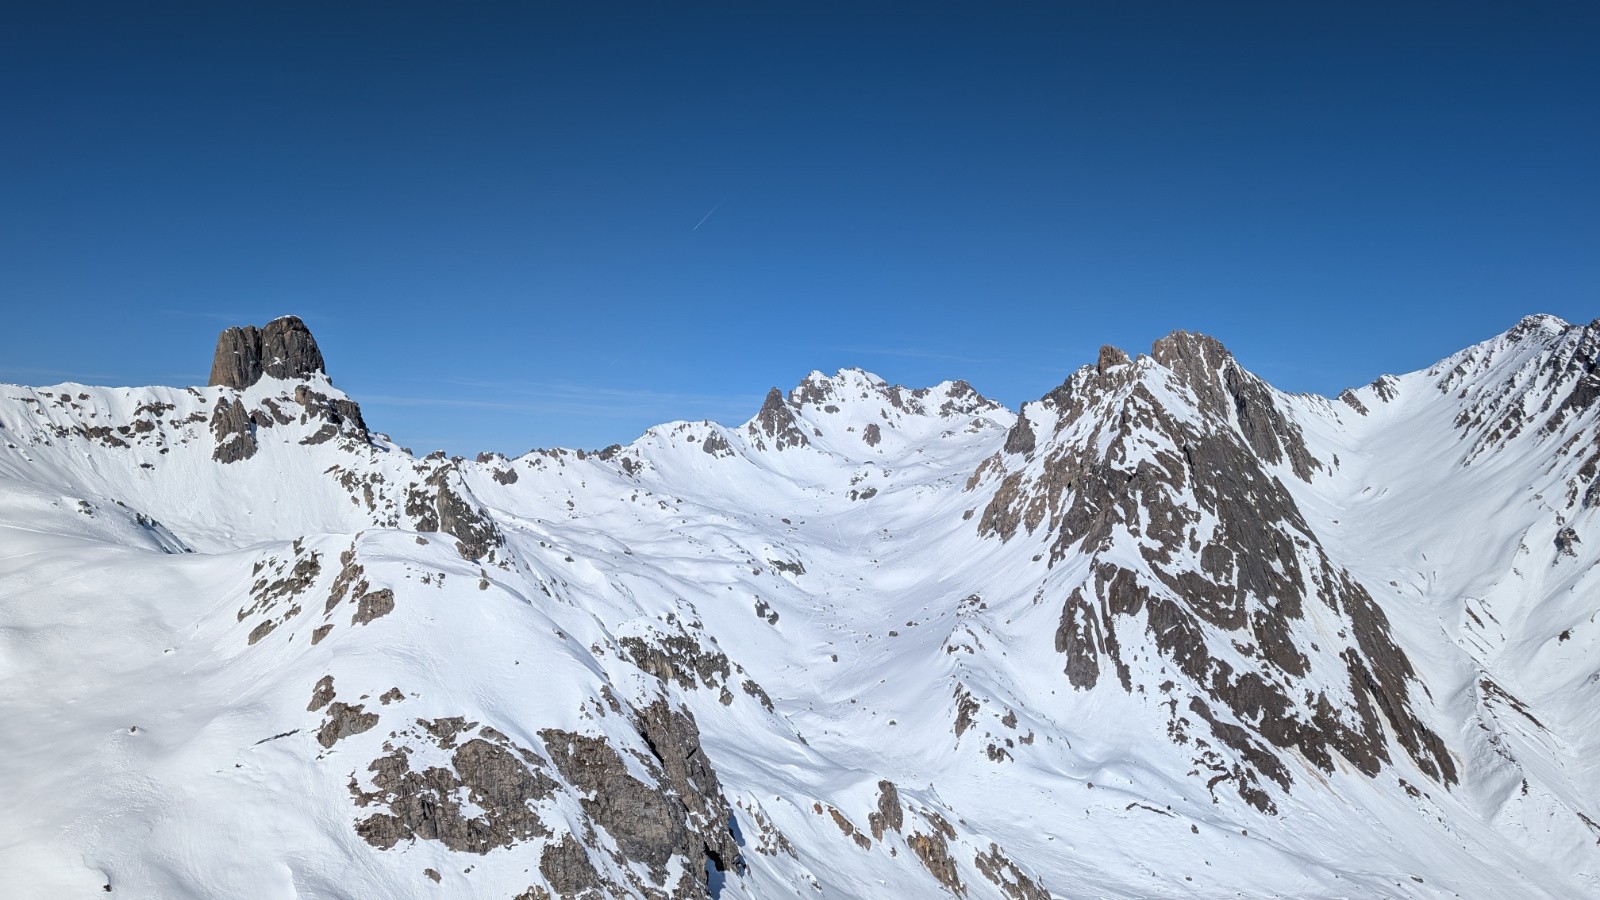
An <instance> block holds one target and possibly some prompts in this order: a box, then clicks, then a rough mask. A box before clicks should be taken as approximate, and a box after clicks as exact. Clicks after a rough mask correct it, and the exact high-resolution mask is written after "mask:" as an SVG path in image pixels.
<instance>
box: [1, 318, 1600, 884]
mask: <svg viewBox="0 0 1600 900" xmlns="http://www.w3.org/2000/svg"><path fill="white" fill-rule="evenodd" d="M225 337H226V335H225ZM1597 347H1600V327H1597V326H1595V325H1590V326H1571V325H1568V324H1566V323H1564V322H1560V321H1559V320H1556V319H1553V318H1550V317H1530V318H1529V319H1525V320H1524V321H1523V322H1522V323H1519V324H1518V325H1517V326H1516V327H1515V328H1513V329H1512V330H1510V331H1508V332H1507V333H1505V334H1503V335H1500V336H1497V337H1495V338H1493V339H1491V340H1489V341H1487V342H1485V343H1483V344H1480V345H1477V346H1475V347H1472V348H1468V349H1467V350H1464V351H1462V352H1461V353H1460V354H1457V355H1455V356H1453V357H1451V358H1449V359H1446V360H1444V361H1441V362H1440V363H1439V364H1437V365H1435V366H1434V367H1431V368H1430V369H1428V370H1425V371H1423V372H1416V373H1412V374H1409V375H1403V376H1399V377H1388V376H1386V377H1385V378H1382V379H1379V380H1378V381H1377V382H1374V383H1373V384H1372V385H1370V386H1368V387H1366V388H1362V389H1359V390H1355V391H1351V392H1347V393H1346V394H1344V395H1341V397H1340V398H1339V399H1327V398H1321V397H1312V396H1291V395H1286V394H1283V393H1280V392H1278V391H1276V390H1274V389H1272V388H1271V387H1270V386H1267V385H1266V384H1264V383H1263V382H1261V381H1260V380H1259V379H1256V378H1255V377H1254V376H1253V375H1250V374H1249V373H1248V372H1245V371H1244V370H1243V369H1242V368H1240V367H1239V366H1238V364H1237V362H1235V361H1234V360H1233V359H1232V357H1231V356H1229V355H1228V354H1227V351H1226V350H1225V349H1224V348H1222V345H1221V344H1218V343H1216V342H1215V341H1213V340H1211V339H1209V338H1204V337H1201V336H1197V335H1187V334H1182V333H1176V334H1174V335H1172V336H1171V337H1169V338H1165V339H1163V340H1162V341H1160V342H1158V343H1157V345H1156V346H1155V347H1154V348H1152V351H1151V353H1150V354H1149V355H1140V356H1138V357H1136V358H1129V357H1128V356H1127V355H1126V354H1123V353H1121V352H1120V351H1117V350H1115V349H1114V348H1107V349H1106V350H1105V351H1102V354H1101V357H1100V359H1099V361H1098V362H1097V363H1096V364H1095V365H1092V366H1085V367H1083V368H1082V369H1079V370H1078V371H1077V372H1075V373H1073V374H1072V375H1071V376H1070V377H1069V378H1068V379H1067V380H1066V381H1065V382H1064V383H1063V385H1062V386H1061V387H1060V388H1058V389H1056V390H1055V391H1052V392H1051V393H1050V394H1049V395H1047V396H1046V397H1044V398H1041V400H1039V401H1037V402H1034V403H1030V404H1026V405H1025V406H1024V407H1023V409H1021V410H1019V411H1016V412H1013V411H1011V410H1007V409H1005V408H1003V407H1002V406H1000V405H999V404H996V403H993V402H992V401H989V400H986V399H985V398H983V397H981V396H980V395H978V394H977V393H976V392H975V391H974V390H973V389H972V388H971V387H970V386H968V385H966V384H965V383H963V382H950V383H944V384H940V385H936V386H933V387H930V388H926V389H921V390H909V389H906V388H902V387H899V386H892V385H888V384H885V383H884V382H883V381H882V380H881V379H879V378H877V377H875V376H873V375H870V374H868V373H865V372H861V371H859V370H843V371H840V372H838V373H836V374H835V375H832V376H826V375H823V374H822V373H812V374H811V375H810V376H808V377H807V378H806V379H805V380H804V381H802V382H801V383H800V385H798V386H797V387H796V388H795V389H794V390H792V391H790V392H789V393H788V394H784V393H782V392H779V391H776V390H774V391H773V393H772V394H770V395H769V396H768V398H767V401H766V403H765V404H764V405H763V407H762V408H761V410H759V411H758V412H757V413H756V415H755V416H754V417H753V418H752V419H751V420H750V421H749V422H748V423H746V424H744V425H742V426H740V427H737V428H726V427H723V426H720V425H717V424H714V423H709V422H674V423H668V424H665V425H661V426H658V427H656V428H653V429H651V430H650V431H649V432H647V433H646V434H644V435H643V436H642V437H640V438H639V439H638V440H637V441H635V442H634V443H632V444H630V445H628V446H626V447H612V448H607V449H606V450H602V451H597V452H584V451H567V450H556V451H535V452H533V453H530V454H528V455H526V456H523V457H520V458H517V459H507V458H505V457H501V456H498V455H484V456H480V457H479V458H478V459H476V460H467V459H461V458H447V457H445V456H443V455H442V454H433V455H430V456H427V457H422V458H417V457H414V456H413V455H412V454H410V453H409V452H408V451H405V450H403V449H402V448H399V447H397V446H395V445H393V444H392V443H391V442H390V441H388V440H387V439H386V438H385V437H383V436H382V435H380V434H376V433H374V432H371V431H369V430H368V428H367V425H366V423H365V422H364V421H362V419H361V416H360V413H359V410H358V409H357V408H356V407H355V404H354V403H353V402H352V398H349V397H346V396H345V395H344V394H343V393H342V392H340V391H339V390H338V389H337V388H335V387H334V386H333V384H332V383H331V382H330V381H329V380H328V379H327V377H326V375H325V374H323V373H322V372H321V371H320V370H321V358H320V355H318V354H314V358H315V360H316V364H315V366H314V367H312V368H311V369H310V370H307V371H305V372H304V373H303V374H298V375H295V376H294V377H288V378H283V377H272V376H266V377H261V378H260V379H259V380H258V381H255V382H254V383H253V384H250V385H248V386H246V387H242V388H238V387H225V386H212V387H205V388H188V389H176V388H161V387H152V388H102V387H89V386H83V385H57V386H52V387H47V388H26V387H15V386H0V672H3V675H4V677H3V678H0V712H3V714H4V721H6V722H7V723H8V727H7V728H5V729H0V784H4V785H7V786H8V788H9V790H8V792H7V796H8V798H9V806H8V812H9V813H10V814H9V815H7V816H5V817H3V818H0V865H3V866H4V870H5V871H6V872H7V873H8V881H9V883H10V889H9V895H12V896H19V897H63V896H82V895H88V894H97V895H98V894H100V893H102V892H103V891H104V889H105V887H106V886H107V885H109V886H110V888H111V889H112V891H113V892H114V893H117V894H122V895H132V896H135V897H162V898H168V897H196V898H199V897H218V896H248V897H351V898H357V897H374V896H383V897H434V896H460V897H485V898H513V897H519V898H533V897H544V896H591V897H602V896H605V897H609V896H641V897H645V896H648V897H671V896H682V897H698V896H713V897H720V898H727V900H733V898H743V897H762V898H765V897H784V896H798V897H814V896H815V897H884V896H938V895H941V894H944V893H953V894H956V895H958V896H966V897H996V898H1011V900H1034V898H1040V897H1048V896H1055V897H1152V896H1171V897H1230V896H1240V897H1261V896H1295V897H1299V896H1328V897H1375V896H1396V897H1453V896H1461V897H1507V896H1519V897H1520V896H1527V897H1567V896H1582V895H1587V894H1593V893H1596V892H1600V771H1597V763H1596V762H1595V760H1596V759H1597V755H1596V750H1597V749H1600V748H1597V747H1596V746H1595V744H1596V742H1597V740H1600V728H1597V725H1596V722H1595V715H1596V713H1595V710H1596V708H1597V703H1596V701H1597V700H1600V697H1597V696H1596V694H1595V691H1596V690H1597V688H1596V681H1597V680H1600V625H1597V624H1596V622H1595V621H1594V620H1595V617H1596V613H1597V605H1596V603H1595V601H1594V600H1593V598H1594V597H1595V596H1596V592H1595V588H1596V585H1595V584H1594V583H1593V581H1594V577H1595V576H1594V575H1593V570H1594V565H1593V564H1594V561H1595V559H1596V550H1597V548H1600V534H1597V533H1596V529H1595V527H1594V525H1593V523H1592V518H1593V513H1592V507H1593V506H1594V505H1595V504H1597V503H1600V488H1596V489H1594V490H1592V491H1591V489H1590V488H1591V485H1593V484H1594V483H1595V482H1596V478H1597V469H1600V449H1597V448H1600V443H1597V438H1600V432H1597V428H1600V422H1597V415H1600V414H1597V412H1596V410H1595V409H1594V408H1593V407H1594V401H1595V399H1596V398H1597V397H1600V375H1597V374H1596V372H1595V371H1594V369H1595V361H1596V355H1597ZM313 351H314V347H313ZM219 358H220V356H219Z"/></svg>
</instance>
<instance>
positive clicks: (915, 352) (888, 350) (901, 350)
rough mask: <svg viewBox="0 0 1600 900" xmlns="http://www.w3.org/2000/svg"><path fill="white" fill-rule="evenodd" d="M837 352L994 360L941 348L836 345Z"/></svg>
mask: <svg viewBox="0 0 1600 900" xmlns="http://www.w3.org/2000/svg"><path fill="white" fill-rule="evenodd" d="M834 349H835V350H836V351H837V352H839V353H855V354H859V355H862V356H893V357H899V358H902V359H926V360H937V361H939V362H958V363H968V364H970V365H984V364H988V363H993V362H996V360H993V359H986V358H984V357H978V356H963V355H961V354H959V353H947V352H944V351H942V350H927V349H923V348H920V347H836V348H834Z"/></svg>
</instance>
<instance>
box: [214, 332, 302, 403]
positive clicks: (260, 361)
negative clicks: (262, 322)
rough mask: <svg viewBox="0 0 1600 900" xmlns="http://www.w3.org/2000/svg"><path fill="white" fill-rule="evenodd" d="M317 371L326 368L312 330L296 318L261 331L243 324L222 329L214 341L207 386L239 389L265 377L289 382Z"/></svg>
mask: <svg viewBox="0 0 1600 900" xmlns="http://www.w3.org/2000/svg"><path fill="white" fill-rule="evenodd" d="M317 372H321V373H326V369H325V368H324V363H323V360H322V351H321V350H319V349H318V348H317V341H316V338H313V337H312V336H311V329H309V328H307V327H306V323H304V322H302V321H300V319H299V317H297V316H283V317H281V318H277V319H273V320H272V321H271V322H268V323H267V324H266V327H264V328H256V327H255V326H254V325H244V326H238V327H234V328H229V329H226V330H224V331H223V332H222V334H221V335H220V336H219V337H218V338H217V350H216V353H215V354H214V355H213V357H212V360H211V379H210V381H209V382H207V383H208V384H212V385H221V386H223V387H231V388H239V389H241V390H242V389H244V388H247V387H249V386H251V385H253V384H255V383H256V382H257V381H260V380H261V378H262V376H264V375H265V376H270V377H272V378H282V379H291V380H292V379H295V378H304V377H305V376H307V375H310V374H312V373H317Z"/></svg>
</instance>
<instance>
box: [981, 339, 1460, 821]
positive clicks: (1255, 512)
mask: <svg viewBox="0 0 1600 900" xmlns="http://www.w3.org/2000/svg"><path fill="white" fill-rule="evenodd" d="M1108 357H1109V358H1108ZM1164 398H1165V399H1164ZM1171 398H1179V399H1180V400H1181V401H1182V402H1177V403H1175V402H1174V400H1173V399H1171ZM1186 406H1187V408H1185V407H1186ZM1035 432H1038V435H1037V437H1036V436H1035ZM1322 465H1323V464H1322V463H1321V462H1320V461H1318V460H1317V459H1315V458H1314V457H1313V456H1312V455H1311V454H1310V452H1309V451H1308V449H1307V448H1306V445H1305V443H1304V440H1303V439H1302V437H1301V435H1300V431H1299V429H1298V428H1297V427H1296V426H1295V425H1294V424H1293V422H1291V421H1290V420H1289V419H1288V418H1287V417H1286V416H1285V415H1284V414H1283V413H1282V411H1281V410H1279V409H1278V408H1277V405H1276V402H1275V399H1274V396H1273V392H1272V390H1271V389H1270V388H1268V387H1267V386H1266V385H1265V384H1264V383H1263V382H1261V381H1260V380H1259V379H1257V378H1256V377H1255V376H1253V375H1250V374H1249V373H1247V372H1245V371H1244V370H1243V369H1242V368H1240V367H1239V365H1238V364H1237V362H1235V361H1234V359H1233V357H1232V356H1231V355H1230V354H1229V353H1228V351H1227V350H1226V349H1225V348H1223V346H1222V345H1221V344H1220V343H1218V342H1217V341H1215V340H1214V339H1212V338H1208V337H1203V336H1200V335H1193V334H1188V333H1184V332H1177V333H1174V334H1173V335H1171V336H1169V337H1167V338H1163V339H1162V340H1160V341H1158V342H1157V343H1156V345H1155V347H1154V348H1153V351H1152V355H1151V357H1141V359H1140V361H1139V362H1138V363H1137V364H1134V365H1127V364H1124V363H1123V362H1121V360H1120V359H1118V358H1117V357H1116V356H1115V355H1114V354H1106V353H1102V355H1101V360H1100V362H1099V365H1097V366H1094V367H1088V366H1085V367H1084V368H1082V369H1080V370H1079V371H1078V372H1076V373H1074V374H1073V375H1072V377H1070V378H1069V379H1068V380H1067V382H1066V383H1064V384H1063V385H1061V387H1059V388H1057V389H1056V390H1054V391H1052V392H1051V393H1050V394H1049V395H1047V396H1046V397H1045V398H1044V399H1043V400H1041V401H1039V402H1038V403H1032V404H1028V405H1027V406H1026V407H1025V408H1024V409H1023V412H1022V415H1020V416H1018V418H1017V425H1016V427H1015V428H1014V429H1013V433H1012V435H1011V436H1010V437H1009V438H1008V440H1007V441H1006V445H1005V447H1004V448H1003V449H1002V451H1001V452H1000V453H999V454H997V455H996V456H994V457H992V458H991V459H990V460H988V461H987V462H985V463H984V465H983V466H982V467H981V468H980V469H979V471H978V473H977V475H976V476H975V477H974V482H975V483H976V482H981V481H983V480H984V479H986V478H992V477H994V476H995V475H997V474H999V475H1000V476H1001V477H1000V483H999V484H998V487H997V490H995V492H994V494H993V495H992V499H991V500H990V502H989V504H988V505H987V507H986V508H985V509H984V511H983V515H982V518H981V520H980V523H979V531H980V533H982V534H985V535H990V536H994V537H997V538H999V539H1001V540H1010V539H1012V538H1014V537H1017V536H1019V535H1021V534H1024V533H1028V534H1033V533H1038V535H1039V536H1040V537H1042V538H1044V539H1045V540H1047V541H1048V542H1049V563H1050V565H1054V564H1056V563H1058V562H1061V561H1063V560H1066V559H1068V558H1069V557H1077V555H1078V554H1083V555H1084V556H1086V557H1087V560H1088V562H1089V565H1088V567H1087V569H1086V570H1085V577H1084V579H1083V580H1082V581H1081V582H1080V583H1078V584H1077V585H1076V586H1075V587H1073V588H1072V589H1071V590H1070V591H1069V592H1068V593H1067V595H1066V597H1065V599H1064V604H1063V609H1062V614H1061V624H1060V627H1059V629H1058V630H1057V632H1056V650H1057V651H1058V652H1059V653H1061V654H1062V655H1063V669H1064V673H1065V675H1066V678H1067V681H1068V683H1069V684H1071V685H1072V686H1073V687H1074V688H1076V689H1078V690H1092V689H1094V688H1095V687H1096V686H1097V685H1098V684H1100V682H1101V679H1102V676H1103V675H1104V674H1105V673H1106V672H1107V671H1110V672H1112V673H1114V674H1115V677H1116V681H1117V683H1118V684H1119V685H1120V686H1121V688H1122V689H1123V690H1124V691H1128V692H1133V691H1134V690H1135V689H1136V687H1137V686H1138V685H1139V684H1140V683H1141V682H1146V683H1153V682H1156V681H1160V682H1162V688H1161V690H1162V691H1163V692H1164V693H1167V694H1171V695H1172V704H1173V705H1172V707H1171V709H1172V713H1171V722H1170V723H1169V731H1170V733H1171V735H1172V737H1173V739H1174V740H1176V741H1177V742H1179V743H1180V744H1185V743H1188V742H1189V741H1190V740H1191V737H1190V730H1191V729H1194V728H1196V727H1197V726H1198V727H1203V728H1206V729H1208V730H1209V731H1210V732H1211V735H1212V736H1213V737H1214V738H1215V739H1216V741H1218V742H1220V743H1221V744H1222V745H1223V746H1225V747H1227V748H1229V749H1230V750H1231V751H1233V752H1232V753H1231V754H1223V753H1219V752H1218V751H1217V750H1216V748H1215V747H1214V746H1210V742H1209V741H1202V740H1201V739H1198V738H1196V739H1194V740H1195V741H1196V744H1195V746H1196V749H1197V755H1196V758H1195V762H1196V764H1197V765H1198V766H1200V767H1201V768H1205V769H1210V770H1212V771H1213V772H1215V773H1216V776H1217V781H1229V782H1232V783H1233V784H1234V786H1235V788H1236V789H1237V790H1238V792H1239V794H1240V796H1241V797H1242V798H1243V799H1244V800H1246V801H1247V802H1249V803H1250V804H1252V805H1253V806H1256V807H1257V808H1258V809H1261V810H1262V811H1264V812H1268V811H1272V810H1274V809H1275V804H1274V802H1273V800H1272V799H1271V796H1270V794H1269V792H1268V790H1267V789H1266V785H1267V784H1268V782H1271V783H1275V784H1276V785H1277V787H1278V788H1280V789H1282V790H1284V791H1287V790H1289V788H1290V786H1291V784H1292V782H1293V779H1292V777H1291V775H1290V772H1291V771H1292V769H1293V768H1294V766H1293V765H1291V764H1290V763H1289V762H1286V759H1285V758H1280V754H1282V753H1285V752H1292V753H1296V754H1299V755H1301V756H1303V757H1304V758H1306V759H1309V760H1310V761H1312V762H1313V763H1315V764H1316V765H1317V766H1318V767H1319V768H1321V769H1322V770H1324V771H1326V772H1332V771H1334V768H1335V763H1334V760H1335V758H1342V759H1343V760H1346V761H1348V762H1349V763H1351V764H1353V765H1354V766H1355V767H1356V768H1357V769H1358V770H1360V771H1362V772H1364V773H1366V774H1368V775H1376V774H1377V773H1378V772H1379V771H1380V769H1381V768H1382V767H1383V766H1385V765H1387V764H1389V763H1390V762H1391V761H1392V758H1393V757H1392V755H1391V753H1390V742H1389V738H1390V737H1391V736H1392V738H1393V740H1394V743H1396V744H1398V745H1399V747H1400V748H1401V749H1402V750H1403V752H1404V753H1405V754H1406V755H1407V756H1409V757H1410V758H1411V760H1412V761H1413V762H1414V764H1415V765H1416V766H1417V767H1418V768H1419V769H1420V770H1421V771H1423V772H1424V773H1425V774H1427V775H1428V776H1429V777H1431V778H1434V779H1436V780H1438V781H1440V782H1442V783H1447V784H1448V783H1452V782H1454V781H1455V780H1456V771H1455V766H1454V763H1453V761H1452V759H1451V757H1450V754H1449V752H1448V751H1447V750H1446V749H1445V747H1444V744H1443V742H1442V741H1441V740H1440V739H1439V737H1438V736H1437V735H1436V734H1434V733H1433V732H1432V731H1431V730H1429V729H1428V728H1427V726H1425V725H1424V724H1422V722H1421V721H1420V719H1419V717H1418V715H1417V713H1416V712H1414V711H1413V709H1412V688H1413V687H1414V686H1415V685H1416V681H1415V672H1414V670H1413V668H1412V665H1411V662H1410V661H1409V660H1408V659H1407V658H1406V655H1405V654H1404V653H1403V652H1402V651H1401V650H1400V648H1399V647H1398V646H1397V645H1396V644H1395V642H1394V640H1393V639H1392V637H1391V636H1390V629H1389V623H1388V620H1387V619H1386V618H1385V616H1384V614H1383V612H1382V611H1381V610H1380V609H1379V608H1378V607H1377V605H1376V604H1375V603H1374V602H1373V600H1372V598H1371V596H1369V595H1368V593H1367V591H1366V589H1365V588H1363V587H1362V586H1361V585H1360V584H1359V583H1358V582H1356V581H1355V579H1353V578H1352V577H1351V576H1350V575H1349V574H1348V573H1347V572H1345V571H1343V570H1341V569H1339V568H1337V567H1336V566H1334V565H1333V564H1332V563H1331V562H1330V561H1329V560H1328V557H1327V555H1326V554H1325V553H1324V551H1323V549H1322V547H1321V546H1320V544H1319V542H1318V539H1317V537H1316V535H1315V534H1314V533H1313V532H1312V529H1311V527H1310V526H1309V525H1308V524H1307V522H1306V520H1305V518H1304V517H1303V516H1302V514H1301V512H1300V510H1299V508H1298V507H1297V506H1296V504H1295V501H1294V499H1293V497H1292V495H1291V494H1290V492H1289V491H1288V490H1287V488H1286V487H1285V486H1284V484H1283V482H1282V481H1281V480H1280V474H1281V475H1283V476H1287V477H1293V478H1299V479H1309V478H1310V477H1311V475H1312V473H1313V472H1315V471H1316V470H1318V469H1319V468H1321V467H1322ZM1123 534H1127V535H1131V536H1132V537H1133V538H1135V540H1136V541H1137V545H1136V554H1130V553H1129V552H1127V550H1126V549H1125V548H1124V547H1119V546H1118V544H1119V540H1118V538H1119V536H1120V535H1123ZM1308 617H1309V618H1310V619H1311V620H1313V621H1337V622H1339V623H1340V627H1339V628H1338V629H1336V634H1335V635H1331V636H1330V637H1333V638H1336V640H1335V639H1328V638H1324V639H1322V641H1321V643H1320V645H1312V644H1311V643H1310V642H1309V641H1306V640H1305V639H1303V638H1300V637H1299V635H1300V634H1303V633H1304V630H1303V627H1302V626H1301V625H1300V624H1298V623H1301V622H1303V621H1305V620H1306V619H1307V618H1308ZM1146 647H1149V648H1151V649H1153V650H1154V652H1155V654H1156V658H1157V659H1159V660H1162V661H1163V662H1162V663H1160V664H1159V665H1158V666H1157V668H1156V670H1155V671H1149V670H1145V671H1135V660H1138V659H1141V658H1144V657H1145V655H1146V651H1145V648H1146ZM1146 665H1148V664H1146ZM1169 666H1170V668H1168V667H1169ZM1172 669H1175V670H1176V672H1177V673H1179V674H1181V675H1182V676H1184V677H1185V678H1186V679H1187V685H1185V684H1183V683H1180V682H1178V681H1176V680H1174V679H1171V678H1170V676H1168V675H1163V674H1162V673H1163V672H1171V670H1172ZM1191 716H1192V718H1191ZM1236 723H1239V724H1236ZM1245 725H1248V726H1249V727H1248V728H1247V727H1244V726H1245ZM1202 744H1206V745H1207V746H1205V747H1202V746H1201V745H1202ZM1229 756H1231V757H1232V759H1229V758H1227V757H1229ZM1217 781H1213V784H1215V783H1217Z"/></svg>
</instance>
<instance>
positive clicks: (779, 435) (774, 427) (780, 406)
mask: <svg viewBox="0 0 1600 900" xmlns="http://www.w3.org/2000/svg"><path fill="white" fill-rule="evenodd" d="M746 428H747V429H748V431H749V433H750V436H751V437H752V438H754V439H755V440H756V441H757V442H758V443H759V442H760V441H761V438H762V437H763V436H765V437H767V438H770V439H772V441H773V444H774V445H775V447H776V449H778V450H783V449H784V448H786V447H804V446H806V445H808V444H810V443H811V439H810V438H808V437H806V433H805V432H804V431H802V430H801V428H800V423H799V422H797V421H796V420H795V417H794V410H792V409H790V408H789V403H788V401H787V400H785V399H784V397H783V392H782V391H780V390H778V389H777V388H773V389H772V390H770V391H767V399H766V401H765V402H764V403H762V404H761V411H760V412H758V413H756V417H755V418H754V419H751V420H750V422H749V424H748V425H747V426H746Z"/></svg>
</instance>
